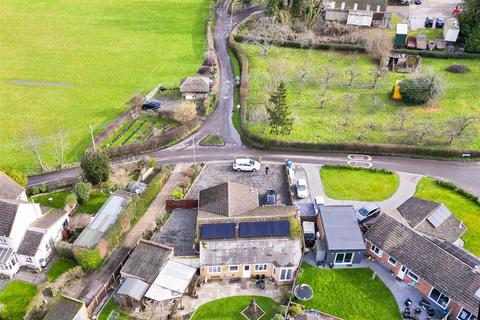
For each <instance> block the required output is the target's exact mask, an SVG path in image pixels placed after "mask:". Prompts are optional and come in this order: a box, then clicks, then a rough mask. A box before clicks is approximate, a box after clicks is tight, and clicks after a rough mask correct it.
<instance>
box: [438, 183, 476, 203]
mask: <svg viewBox="0 0 480 320" xmlns="http://www.w3.org/2000/svg"><path fill="white" fill-rule="evenodd" d="M434 181H435V183H436V184H438V185H439V186H441V187H444V188H446V189H450V190H452V191H455V192H457V193H459V194H461V195H462V196H464V197H465V198H468V199H470V200H472V201H473V202H476V203H478V204H479V205H480V197H477V196H475V195H473V194H471V193H470V192H468V191H466V190H465V189H462V188H460V187H457V186H456V185H455V184H453V183H451V182H449V181H445V180H434Z"/></svg>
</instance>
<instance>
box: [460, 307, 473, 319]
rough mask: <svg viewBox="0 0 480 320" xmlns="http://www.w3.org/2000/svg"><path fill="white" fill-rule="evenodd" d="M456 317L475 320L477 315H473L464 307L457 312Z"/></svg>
mask: <svg viewBox="0 0 480 320" xmlns="http://www.w3.org/2000/svg"><path fill="white" fill-rule="evenodd" d="M457 319H458V320H477V317H475V316H474V315H473V314H472V313H471V312H470V311H468V310H466V309H462V310H461V311H460V313H459V314H458V316H457Z"/></svg>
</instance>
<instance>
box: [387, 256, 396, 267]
mask: <svg viewBox="0 0 480 320" xmlns="http://www.w3.org/2000/svg"><path fill="white" fill-rule="evenodd" d="M388 263H390V264H391V265H392V266H396V265H397V260H395V259H393V258H392V257H389V258H388Z"/></svg>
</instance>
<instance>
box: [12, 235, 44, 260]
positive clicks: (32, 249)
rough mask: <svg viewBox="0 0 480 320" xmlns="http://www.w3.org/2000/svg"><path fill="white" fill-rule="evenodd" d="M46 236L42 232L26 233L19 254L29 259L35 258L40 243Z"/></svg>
mask: <svg viewBox="0 0 480 320" xmlns="http://www.w3.org/2000/svg"><path fill="white" fill-rule="evenodd" d="M44 235H45V234H44V233H42V232H37V231H33V230H27V232H25V237H23V241H22V243H20V247H18V250H17V253H18V254H21V255H24V256H28V257H33V256H34V255H35V253H36V252H37V249H38V246H39V245H40V242H42V239H43V236H44Z"/></svg>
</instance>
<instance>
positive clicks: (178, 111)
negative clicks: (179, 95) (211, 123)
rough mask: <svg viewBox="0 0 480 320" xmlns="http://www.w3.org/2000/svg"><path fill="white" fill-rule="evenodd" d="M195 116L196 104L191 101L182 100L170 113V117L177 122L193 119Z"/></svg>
mask: <svg viewBox="0 0 480 320" xmlns="http://www.w3.org/2000/svg"><path fill="white" fill-rule="evenodd" d="M196 117H197V106H196V104H195V103H194V102H192V101H182V102H181V103H180V105H179V106H178V107H176V108H175V109H173V110H172V113H171V119H172V120H174V121H177V122H178V123H186V122H189V121H193V120H194V119H195V118H196Z"/></svg>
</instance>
